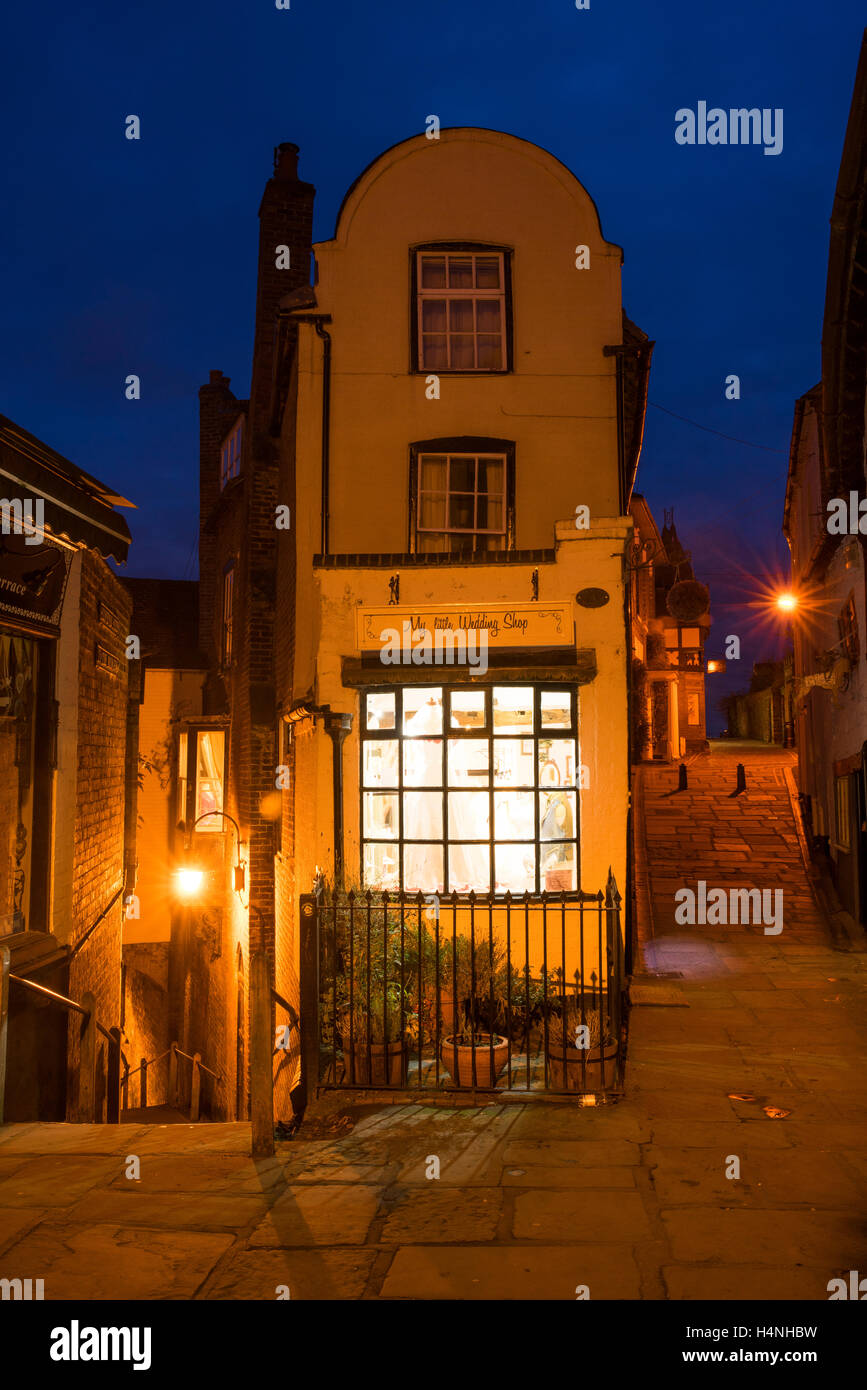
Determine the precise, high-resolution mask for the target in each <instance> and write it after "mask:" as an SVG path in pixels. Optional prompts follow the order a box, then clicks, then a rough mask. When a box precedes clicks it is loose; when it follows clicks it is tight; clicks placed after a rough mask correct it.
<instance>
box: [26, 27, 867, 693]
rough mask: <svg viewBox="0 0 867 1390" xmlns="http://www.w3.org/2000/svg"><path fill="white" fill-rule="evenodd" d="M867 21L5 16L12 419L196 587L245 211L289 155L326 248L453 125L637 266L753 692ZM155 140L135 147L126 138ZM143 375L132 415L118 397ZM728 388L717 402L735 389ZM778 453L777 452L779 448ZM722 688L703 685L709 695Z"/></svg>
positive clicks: (627, 291)
mask: <svg viewBox="0 0 867 1390" xmlns="http://www.w3.org/2000/svg"><path fill="white" fill-rule="evenodd" d="M863 24H864V6H863V0H834V3H833V5H828V4H817V3H816V2H815V0H728V3H725V4H722V3H713V4H709V3H707V0H704V2H703V3H701V4H693V5H691V6H688V5H683V4H674V3H671V0H662V2H661V3H652V0H591V8H590V10H589V11H577V10H576V9H575V7H574V3H573V0H534V2H533V3H529V2H528V0H524V3H517V0H498V2H497V3H493V2H492V0H481V2H477V3H468V0H438V3H437V4H435V5H432V4H421V3H419V4H408V3H407V0H369V3H366V4H362V3H359V2H358V0H339V3H336V4H327V3H316V2H315V0H292V4H291V9H290V10H288V11H279V10H277V9H276V8H275V7H274V4H273V0H240V2H239V3H234V4H231V3H227V0H208V3H205V2H204V0H180V3H177V0H176V3H173V4H167V3H164V2H163V0H157V2H156V3H150V4H148V5H146V6H142V5H123V4H117V3H111V4H109V3H105V4H100V5H95V6H83V7H66V6H62V5H59V6H52V7H50V8H49V9H48V10H45V9H44V7H41V6H35V5H19V6H16V7H14V11H12V12H11V13H10V11H9V10H8V9H7V12H6V17H5V19H4V21H3V25H4V29H3V48H4V50H5V51H4V81H3V84H2V86H0V119H2V126H3V131H4V140H3V152H2V156H0V169H2V176H3V177H2V186H3V190H4V199H3V202H4V216H3V217H2V219H0V294H2V323H3V333H2V339H0V411H2V412H3V413H5V414H7V415H9V416H11V417H12V419H14V420H16V421H17V422H18V423H20V424H21V425H23V426H24V427H25V428H27V429H29V430H30V431H32V432H33V433H34V434H36V435H38V436H39V437H40V438H42V439H44V440H45V441H46V442H47V443H49V444H51V445H53V446H54V447H55V448H56V449H58V450H59V451H60V452H61V453H63V454H65V455H67V457H69V458H71V459H72V460H74V461H75V462H76V463H77V464H79V465H80V466H81V467H82V468H84V469H86V470H87V471H89V472H91V473H94V474H95V475H96V476H97V477H99V478H101V479H103V480H104V481H105V482H108V483H111V484H112V485H113V486H114V487H116V488H117V489H118V490H119V491H120V492H122V493H124V494H125V495H126V496H127V497H129V498H130V499H131V500H133V501H134V502H136V503H137V506H138V510H137V511H136V512H131V513H128V514H127V515H128V520H129V522H130V527H131V529H132V531H133V535H134V545H133V549H132V552H131V556H130V564H129V568H128V572H129V573H131V574H139V575H141V574H161V575H166V576H170V577H181V576H184V575H186V576H188V577H189V576H190V575H192V574H193V573H194V569H193V565H194V563H195V556H194V553H193V548H194V545H195V539H196V529H197V521H196V506H197V496H196V490H197V478H198V440H197V423H198V415H197V411H198V402H197V396H196V392H197V389H198V387H199V385H200V384H201V383H202V381H204V380H206V379H207V374H208V371H209V369H210V368H212V367H219V368H221V369H222V370H223V371H225V372H226V373H227V374H228V375H229V376H230V377H231V378H232V384H233V387H234V389H235V390H236V391H237V393H238V394H239V395H242V396H243V395H246V393H247V391H248V388H249V372H250V349H251V343H252V333H253V308H254V287H255V285H254V282H255V269H256V246H257V234H258V222H257V215H256V214H257V210H258V204H259V199H260V196H261V192H262V188H263V185H264V183H265V180H266V179H267V178H268V176H269V174H270V172H271V163H272V149H273V146H274V145H276V144H277V143H279V142H280V141H281V140H294V141H295V142H296V143H297V144H298V145H300V147H301V161H300V173H301V176H302V177H303V178H305V179H307V180H309V181H310V182H312V183H313V184H315V185H316V188H317V214H316V227H315V234H316V236H317V237H318V238H322V237H326V236H329V235H331V232H332V230H333V226H334V218H335V214H336V211H337V208H338V206H339V204H340V201H341V199H342V197H343V195H344V193H345V191H346V189H347V187H348V186H349V184H350V183H351V182H352V180H353V179H354V178H355V177H356V175H357V174H358V173H359V172H360V171H361V170H362V169H363V168H364V167H365V165H367V164H368V163H369V162H370V160H371V159H373V158H375V156H376V155H377V154H378V153H380V152H381V151H382V150H383V149H385V148H387V147H388V146H389V145H392V144H394V143H395V142H396V141H399V140H402V139H405V138H406V137H408V136H410V135H412V134H415V133H417V132H419V131H422V130H423V129H424V122H425V117H426V116H427V115H428V114H429V113H431V112H434V113H436V114H437V115H438V116H439V117H440V120H441V123H442V125H443V126H457V125H478V126H487V127H492V128H495V129H501V130H506V131H509V132H511V133H513V134H515V135H519V136H522V137H523V138H525V139H528V140H533V141H535V142H536V143H537V144H539V145H542V146H544V147H545V148H546V149H548V150H550V151H551V152H552V153H553V154H555V155H556V156H557V157H558V158H560V159H561V160H563V162H564V163H565V164H567V165H568V166H569V167H570V168H571V169H572V170H573V171H574V173H575V174H576V175H577V177H578V178H579V179H580V180H581V181H582V183H584V184H585V186H586V187H587V189H588V190H589V192H590V193H591V195H592V196H593V198H594V199H595V200H596V203H597V206H598V208H599V211H600V215H601V219H602V228H603V232H604V234H605V236H606V237H607V238H608V239H609V240H611V241H615V242H617V243H619V244H620V245H622V246H623V247H624V251H625V265H624V278H623V290H624V303H625V307H626V310H627V312H628V314H629V315H630V317H631V318H632V319H634V320H635V322H637V323H638V324H639V325H640V326H641V327H642V328H643V329H644V330H645V332H647V333H648V334H649V335H650V337H651V338H654V339H656V344H657V346H656V351H655V354H654V362H653V371H652V376H651V390H650V395H651V400H652V401H654V402H657V403H658V404H659V405H660V406H663V407H665V408H666V409H667V410H670V411H673V412H675V413H677V414H679V415H684V416H688V417H689V418H690V419H692V420H694V421H698V422H699V423H701V424H703V425H705V426H707V427H708V428H709V429H712V430H718V431H721V432H723V433H724V434H729V435H733V436H736V437H737V438H738V439H742V440H747V441H752V442H753V443H754V444H759V445H763V446H765V448H764V449H757V448H748V447H745V446H744V445H742V444H737V443H732V442H729V441H726V440H723V439H720V438H717V437H716V436H714V435H713V434H709V433H705V432H702V431H701V430H698V429H696V428H694V427H693V426H691V425H688V424H683V423H681V422H679V421H678V420H675V419H672V418H671V417H670V416H668V415H665V414H662V413H661V412H660V411H658V410H656V409H650V410H649V412H648V422H647V431H646V436H645V448H644V453H643V457H642V464H641V469H640V474H639V488H640V490H641V491H643V492H644V493H645V494H646V495H647V497H648V499H649V501H650V503H651V506H652V507H653V508H654V511H655V512H656V514H657V515H658V518H659V521H660V524H661V522H662V513H663V509H664V508H665V507H666V506H674V508H675V520H676V523H677V526H678V530H679V532H680V535H681V539H682V541H683V542H684V544H685V545H686V546H687V547H688V548H691V550H692V552H693V559H694V562H695V566H696V569H697V571H698V574H699V577H704V578H707V579H708V581H709V582H710V584H711V586H712V593H713V598H714V602H713V612H714V617H715V623H714V629H713V634H712V645H714V646H718V647H719V649H720V651H721V650H722V645H723V641H724V637H725V635H726V633H729V632H736V633H739V634H741V636H742V639H743V642H742V661H741V663H740V668H739V669H738V668H737V667H736V668H735V674H734V676H733V677H731V676H730V677H726V678H725V679H724V681H723V682H720V683H719V684H715V683H714V681H713V680H711V681H710V682H709V707H710V703H711V702H712V701H715V699H716V697H717V694H718V692H719V691H721V690H722V688H723V687H724V686H726V687H731V685H732V684H735V685H736V684H745V683H746V681H747V680H748V678H749V671H750V667H751V663H752V661H753V660H755V659H759V658H761V657H762V656H763V655H765V653H766V651H767V650H769V649H770V647H771V646H772V645H773V640H772V634H771V633H767V634H766V635H764V636H763V635H762V634H761V633H759V632H758V631H757V630H756V629H755V624H754V622H752V621H751V620H749V619H748V614H747V610H746V609H742V608H739V607H738V600H740V599H743V598H745V597H752V595H751V594H750V593H748V590H749V589H750V587H751V586H752V584H753V579H754V577H756V576H761V575H762V574H763V573H768V572H770V571H772V570H774V568H775V567H777V568H779V569H781V570H782V568H783V567H784V566H785V557H786V547H785V543H784V541H783V539H782V536H781V534H780V520H781V515H782V503H783V492H784V484H785V474H786V456H787V450H788V442H789V433H790V429H791V420H792V410H793V405H794V401H795V398H796V397H797V396H798V395H800V394H802V393H803V392H804V391H806V390H807V389H809V387H811V386H813V385H814V384H815V382H816V381H817V380H818V377H819V350H820V339H821V327H822V310H823V302H824V290H825V274H826V268H827V251H828V217H829V214H830V209H831V201H832V197H833V192H834V185H835V181H836V175H837V168H838V165H839V159H840V152H841V149H842V143H843V136H844V132H845V127H846V119H847V115H848V108H849V102H850V98H851V93H852V84H853V80H854V75H855V67H856V63H857V58H858V50H859V46H860V41H861V33H862V28H863ZM700 100H704V101H707V103H708V105H709V106H721V107H723V108H729V107H732V106H737V107H740V106H748V107H749V106H758V107H771V108H776V107H782V108H783V110H784V113H785V114H784V147H783V152H782V154H780V155H779V156H776V157H772V156H766V155H764V154H763V152H762V150H761V148H759V147H752V146H750V147H724V146H721V147H709V146H705V147H699V146H695V147H692V148H690V147H684V146H679V145H678V144H676V142H675V139H674V129H675V121H674V113H675V111H676V110H677V109H678V108H679V107H692V108H693V109H694V108H695V107H696V104H697V102H698V101H700ZM130 113H135V114H136V115H139V116H140V117H141V120H142V139H141V141H139V142H131V141H127V140H126V139H125V138H124V119H125V117H126V116H127V115H128V114H130ZM130 372H134V373H136V374H138V375H140V376H141V378H142V400H141V401H140V402H137V403H130V402H127V401H125V400H124V391H123V382H124V378H125V377H126V375H127V374H128V373H130ZM729 373H737V374H738V375H739V376H740V378H741V391H742V398H741V400H740V401H737V402H728V401H726V400H725V398H724V380H725V377H726V375H727V374H729ZM769 450H776V451H777V452H768V451H769ZM717 681H719V678H717Z"/></svg>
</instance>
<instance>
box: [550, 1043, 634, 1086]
mask: <svg viewBox="0 0 867 1390" xmlns="http://www.w3.org/2000/svg"><path fill="white" fill-rule="evenodd" d="M547 1055H548V1079H549V1084H550V1085H551V1087H552V1088H553V1089H554V1090H555V1091H584V1092H593V1091H609V1090H610V1089H611V1087H612V1086H613V1085H614V1073H615V1070H616V1066H617V1043H616V1042H615V1043H606V1044H605V1046H604V1047H603V1049H602V1059H600V1057H599V1047H598V1045H597V1046H596V1047H592V1048H588V1049H587V1051H586V1052H581V1051H580V1050H579V1049H578V1048H577V1047H574V1046H573V1045H572V1044H570V1045H569V1046H568V1047H567V1048H566V1061H565V1063H564V1061H563V1050H562V1048H557V1047H556V1046H555V1045H554V1044H552V1043H549V1044H548V1054H547ZM582 1057H586V1059H587V1068H586V1071H582V1067H581V1058H582Z"/></svg>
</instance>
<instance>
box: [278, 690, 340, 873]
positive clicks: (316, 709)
mask: <svg viewBox="0 0 867 1390" xmlns="http://www.w3.org/2000/svg"><path fill="white" fill-rule="evenodd" d="M284 717H285V718H286V719H287V720H288V722H289V723H290V724H296V723H298V722H299V720H301V719H314V720H315V719H316V718H317V717H318V718H320V719H322V721H323V723H324V724H325V732H326V733H327V734H328V737H329V738H330V739H331V788H332V798H333V803H334V822H333V825H334V830H333V833H334V886H335V888H337V889H340V888H342V887H343V875H344V864H343V744H344V741H345V739H346V736H347V734H349V733H351V732H352V715H351V714H340V713H338V712H336V711H335V710H332V708H331V706H330V705H314V704H311V703H308V702H303V703H301V704H299V705H296V706H295V708H294V709H292V710H290V711H289V712H288V714H287V715H285V716H284Z"/></svg>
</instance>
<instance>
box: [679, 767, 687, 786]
mask: <svg viewBox="0 0 867 1390" xmlns="http://www.w3.org/2000/svg"><path fill="white" fill-rule="evenodd" d="M677 790H678V791H679V792H685V791H686V790H687V784H686V763H681V765H680V767H679V768H678V769H677Z"/></svg>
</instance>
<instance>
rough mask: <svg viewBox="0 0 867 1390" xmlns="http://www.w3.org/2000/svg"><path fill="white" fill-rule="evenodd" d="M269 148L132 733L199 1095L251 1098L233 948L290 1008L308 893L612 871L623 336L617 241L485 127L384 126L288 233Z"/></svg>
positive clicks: (295, 209) (301, 198) (633, 433)
mask: <svg viewBox="0 0 867 1390" xmlns="http://www.w3.org/2000/svg"><path fill="white" fill-rule="evenodd" d="M297 156H298V151H297V147H296V146H294V145H291V144H284V145H281V146H280V147H279V148H278V150H277V151H276V152H275V168H274V174H273V177H272V178H271V179H270V180H269V182H268V184H267V186H266V188H265V192H264V196H263V199H262V203H261V207H260V213H259V215H260V249H259V275H258V286H257V302H256V326H255V336H254V352H253V370H252V381H251V389H250V396H249V399H242V398H240V397H236V396H235V395H234V394H233V392H232V391H231V389H230V383H229V381H228V379H227V378H226V377H225V376H224V375H223V374H222V373H221V372H219V371H212V372H211V374H210V380H209V381H208V382H207V384H206V385H204V386H203V387H202V388H201V391H200V418H201V451H200V477H201V521H200V546H199V553H200V582H199V611H198V619H199V621H198V634H197V638H196V639H195V641H194V639H193V638H192V637H191V638H190V649H192V647H193V646H194V645H195V646H196V647H197V648H198V649H200V650H201V652H202V655H203V657H204V661H205V663H206V668H207V669H206V673H205V676H204V681H203V684H202V688H201V707H200V709H197V710H191V711H189V712H185V713H183V714H182V715H178V716H177V717H175V716H174V715H172V714H171V713H170V700H169V694H168V691H169V688H170V685H171V681H170V680H168V678H167V682H168V683H167V685H166V691H165V692H164V694H163V695H162V696H161V700H162V706H161V713H160V714H159V716H158V718H157V723H156V724H155V725H154V729H155V731H156V730H157V727H158V729H159V733H158V735H156V736H157V741H158V742H159V740H160V739H161V738H162V730H163V729H168V728H169V727H171V728H172V729H173V730H174V735H173V737H174V753H173V767H174V772H173V784H174V790H175V792H176V794H177V796H178V802H177V805H178V810H179V819H180V820H182V821H184V822H185V824H186V830H187V833H186V837H184V838H182V837H181V835H180V834H176V836H175V844H174V852H173V856H169V858H170V859H171V863H172V867H173V868H174V869H176V870H177V869H182V868H184V867H185V866H186V867H188V868H189V867H193V868H204V870H205V879H204V887H203V892H202V893H199V894H197V895H196V896H195V897H194V898H193V899H191V900H190V902H189V903H188V905H187V906H185V907H179V908H177V909H173V910H172V913H171V914H170V916H171V921H172V926H171V931H172V933H181V932H184V933H186V934H187V939H188V940H189V939H198V938H201V940H202V942H206V943H207V946H206V949H204V950H203V951H201V952H199V955H198V960H197V962H196V963H195V964H194V968H193V969H192V970H188V971H186V973H185V974H184V979H183V983H182V984H181V983H180V979H181V977H180V975H177V976H175V978H174V981H172V980H171V979H169V990H170V993H171V991H172V989H175V990H176V989H178V988H181V989H183V991H184V992H185V1002H184V1005H183V1008H184V1010H185V1013H184V1019H185V1020H186V1023H185V1027H186V1029H187V1031H186V1032H185V1033H184V1035H183V1036H184V1037H185V1039H186V1041H185V1043H182V1046H185V1048H186V1050H187V1051H190V1052H194V1051H195V1052H199V1053H200V1054H201V1056H202V1058H203V1060H205V1061H207V1063H208V1065H209V1066H211V1067H212V1069H213V1070H215V1071H216V1072H218V1073H219V1074H220V1076H221V1078H222V1089H221V1090H218V1089H216V1088H215V1090H214V1092H213V1096H212V1100H211V1113H213V1114H214V1115H215V1117H219V1116H223V1115H228V1116H239V1117H240V1116H243V1115H244V1114H246V1113H247V1103H248V1083H247V1073H248V1068H249V1029H248V1021H247V1018H246V1013H245V997H246V996H245V991H246V988H247V982H248V972H249V959H250V948H251V945H252V946H254V947H255V946H257V945H261V946H263V947H264V948H265V950H266V951H267V953H268V958H269V964H270V970H271V979H272V985H273V987H274V988H275V989H276V991H277V993H278V994H279V995H280V996H281V997H282V999H283V1000H285V1001H286V1002H287V1003H288V1004H289V1005H290V1006H291V1010H292V1011H294V1010H295V1009H297V1008H298V1007H299V984H298V981H299V911H300V907H299V898H300V895H302V894H305V893H310V892H312V891H313V889H314V886H315V885H316V884H317V883H320V884H321V883H323V882H327V883H329V884H330V885H332V886H338V887H343V888H347V889H348V888H351V887H362V888H363V887H373V888H376V889H390V890H402V891H405V892H413V893H414V892H421V893H425V894H434V895H436V894H442V893H444V894H449V893H452V892H457V893H460V894H467V893H469V892H471V891H474V892H476V893H477V894H480V895H486V896H491V897H493V898H494V899H501V898H502V895H503V894H504V893H506V892H507V891H510V892H511V893H513V894H515V895H523V894H524V893H525V891H526V892H529V893H530V894H531V895H533V896H534V897H538V896H539V895H540V894H543V893H545V892H546V891H547V892H558V893H559V892H561V891H563V892H566V893H567V894H571V895H574V896H575V897H576V899H577V898H578V897H580V895H581V893H582V892H587V891H589V892H591V893H593V894H595V893H596V892H597V890H599V889H600V888H604V887H605V884H606V879H607V875H608V872H609V868H611V869H612V870H613V872H614V874H615V876H616V878H617V881H618V883H619V884H620V885H621V887H625V884H626V876H627V848H626V846H627V822H628V804H629V760H630V746H629V745H630V733H629V714H628V695H629V663H630V659H631V652H630V639H629V626H628V605H627V596H628V587H629V563H630V553H631V543H632V533H633V517H632V515H631V513H630V505H629V504H630V497H631V495H632V489H633V484H634V480H635V474H636V469H637V464H638V457H639V452H640V447H641V440H642V434H643V425H644V411H645V403H646V393H647V381H648V374H649V367H650V356H651V351H652V346H653V344H652V343H651V342H650V341H649V340H648V339H647V337H646V336H645V334H644V333H642V332H641V330H640V329H638V328H637V327H636V326H635V325H634V324H632V323H631V322H630V320H629V319H628V318H627V317H626V315H625V314H624V311H623V308H622V303H621V289H620V267H621V263H622V259H623V253H622V251H621V249H620V248H619V247H618V246H616V245H614V244H613V243H611V242H609V241H606V240H605V238H604V237H603V235H602V231H601V227H600V223H599V216H598V213H597V210H596V207H595V205H594V203H593V201H592V199H591V198H590V196H589V195H588V193H587V192H586V190H585V189H584V188H583V187H582V185H581V184H580V183H579V182H578V180H577V179H576V178H575V177H574V175H573V174H572V173H570V171H569V170H568V169H566V168H565V167H564V166H563V165H562V164H561V163H560V162H559V161H558V160H556V159H555V158H553V157H552V156H551V155H550V154H548V153H547V152H546V151H544V150H542V149H540V148H538V147H537V146H535V145H532V144H530V143H529V142H527V141H524V140H520V139H517V138H515V137H513V136H510V135H504V134H501V133H499V132H496V131H488V130H476V129H456V130H443V131H441V132H440V138H439V140H438V141H430V140H428V139H426V137H425V136H424V135H421V136H416V137H414V138H412V139H410V140H406V141H404V142H403V143H401V144H398V145H396V146H394V147H393V148H391V149H389V150H387V151H386V152H385V153H384V154H382V155H381V156H379V158H377V159H376V160H375V161H374V162H373V164H371V165H370V166H369V167H368V168H367V169H366V170H365V171H364V172H363V173H362V174H361V175H360V176H359V178H358V179H357V180H356V181H355V183H354V184H353V185H352V187H351V188H350V190H349V192H348V193H347V195H346V197H345V199H344V202H343V204H342V206H341V209H340V212H339V214H338V218H337V225H336V228H335V233H334V236H333V238H331V239H329V240H327V241H324V242H320V243H317V244H316V245H313V242H312V215H313V197H314V190H313V187H312V186H311V185H310V184H308V183H305V182H303V181H301V180H300V179H299V177H298V173H297ZM311 272H312V274H311ZM311 280H312V283H311ZM389 634H390V635H389ZM467 634H469V635H470V638H471V640H469V641H468V640H467ZM481 634H484V641H483V640H482V636H481ZM462 643H463V644H464V645H463V646H461V644H462ZM697 645H699V646H700V643H699V644H697ZM413 648H414V649H415V653H416V654H415V657H413V651H412V649H413ZM461 651H463V659H462V658H461V656H460V655H456V652H457V653H460V652H461ZM161 669H162V668H161ZM166 669H168V668H166ZM172 669H174V670H177V669H178V668H177V667H173V668H172ZM151 674H152V667H149V668H148V670H147V671H146V675H145V703H144V705H143V706H142V710H143V711H144V710H147V709H148V708H149V696H148V693H147V687H148V682H149V681H150V679H151ZM196 679H198V678H197V677H196ZM699 730H702V731H703V707H702V709H701V722H700V724H698V725H697V726H696V736H698V732H699ZM159 817H160V823H161V824H162V818H163V812H162V811H160V812H159ZM160 833H162V832H160ZM153 853H155V854H159V853H160V851H159V850H157V849H156V848H155V849H154V850H153ZM144 873H145V866H144V862H143V860H142V861H141V862H140V874H144ZM141 912H142V921H144V918H145V914H146V908H145V904H144V901H142V907H141ZM208 918H210V921H211V924H212V925H211V927H210V928H208V926H207V919H208ZM214 923H216V924H218V925H217V926H214ZM215 933H216V935H215ZM171 958H172V953H171V952H170V959H171ZM187 959H188V960H190V959H192V957H190V955H189V953H188V954H187ZM169 1007H170V1009H174V1010H175V1015H174V1016H177V1010H178V1008H179V1005H178V1003H177V1002H172V1001H171V1000H170V1003H169ZM274 1017H275V1020H276V1021H277V1022H278V1023H281V1022H282V1023H286V1022H287V1020H292V1018H293V1012H290V1013H288V1014H287V1012H286V1011H285V1009H282V1007H281V1006H279V1005H275V1014H274ZM296 1041H297V1035H296V1034H294V1033H293V1043H292V1046H290V1047H287V1048H286V1050H284V1051H283V1052H279V1051H277V1050H276V1049H275V1063H274V1066H275V1098H276V1109H277V1114H278V1117H279V1116H280V1115H281V1114H283V1115H286V1114H288V1113H289V1109H290V1107H289V1093H290V1091H291V1089H292V1086H293V1085H294V1084H295V1082H296V1080H297V1078H298V1053H297V1047H296ZM153 1045H154V1046H156V1045H157V1040H154V1042H153Z"/></svg>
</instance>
